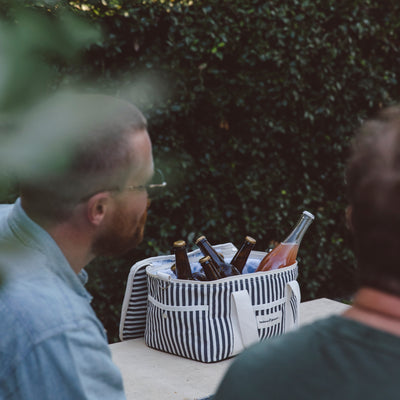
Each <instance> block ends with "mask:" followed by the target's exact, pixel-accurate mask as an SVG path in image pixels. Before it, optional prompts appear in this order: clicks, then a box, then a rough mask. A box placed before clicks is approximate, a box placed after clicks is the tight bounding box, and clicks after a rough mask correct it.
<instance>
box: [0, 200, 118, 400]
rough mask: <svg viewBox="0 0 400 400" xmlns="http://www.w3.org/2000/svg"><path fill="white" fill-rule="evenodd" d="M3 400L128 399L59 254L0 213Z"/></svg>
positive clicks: (24, 220) (23, 221)
mask: <svg viewBox="0 0 400 400" xmlns="http://www.w3.org/2000/svg"><path fill="white" fill-rule="evenodd" d="M0 275H1V282H2V283H1V284H0V399H18V400H21V399H24V400H25V399H27V400H29V399H34V400H39V399H40V400H46V399H51V400H54V399H57V400H63V399H65V400H67V399H68V400H80V399H96V400H98V399H111V400H114V399H115V400H119V399H125V395H124V390H123V385H122V378H121V374H120V372H119V371H118V369H117V367H116V366H115V365H114V364H113V362H112V360H111V353H110V350H109V348H108V343H107V338H106V335H105V332H104V328H103V326H102V324H101V323H100V321H99V320H98V318H97V317H96V315H95V313H94V311H93V309H92V307H91V305H90V301H91V296H90V295H89V293H88V292H87V291H86V289H85V288H84V283H85V279H86V276H85V275H86V273H85V272H84V271H83V272H82V273H81V274H79V275H77V274H76V273H75V272H74V271H73V270H72V268H71V266H70V265H69V264H68V262H67V260H66V258H65V257H64V255H63V254H62V252H61V250H60V249H59V247H58V246H57V244H56V243H55V242H54V240H53V239H52V238H51V236H50V235H49V234H48V233H47V232H46V231H44V230H43V229H42V228H41V227H40V226H39V225H37V224H36V223H35V222H33V221H32V220H31V219H30V218H29V217H28V216H27V215H26V214H25V212H24V211H23V209H22V207H21V205H20V201H19V200H17V202H16V203H15V204H14V205H0Z"/></svg>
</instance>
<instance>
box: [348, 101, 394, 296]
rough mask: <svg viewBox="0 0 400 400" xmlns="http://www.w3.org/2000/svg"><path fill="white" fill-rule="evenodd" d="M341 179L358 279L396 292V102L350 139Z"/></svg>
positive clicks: (378, 287) (367, 122) (390, 291)
mask: <svg viewBox="0 0 400 400" xmlns="http://www.w3.org/2000/svg"><path fill="white" fill-rule="evenodd" d="M346 184H347V195H348V199H349V203H350V205H351V207H352V214H351V223H352V228H353V234H354V245H355V249H354V250H355V256H356V259H357V264H358V275H359V277H358V280H359V284H360V285H361V286H369V287H373V288H376V289H379V290H383V291H386V292H389V293H392V294H395V295H400V267H399V265H398V260H399V249H400V107H399V106H392V107H388V108H386V109H383V110H382V111H381V112H380V113H379V114H377V115H376V116H375V117H374V118H371V119H369V120H367V121H366V122H365V123H363V124H362V126H361V127H360V128H359V130H358V131H357V132H356V136H355V139H354V142H353V147H352V154H351V156H350V158H349V160H348V163H347V169H346Z"/></svg>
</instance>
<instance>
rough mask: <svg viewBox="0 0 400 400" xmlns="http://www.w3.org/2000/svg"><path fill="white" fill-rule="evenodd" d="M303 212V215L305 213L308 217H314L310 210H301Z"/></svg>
mask: <svg viewBox="0 0 400 400" xmlns="http://www.w3.org/2000/svg"><path fill="white" fill-rule="evenodd" d="M303 214H304V215H307V216H308V217H310V218H312V219H314V218H315V217H314V215H313V214H311V213H310V212H308V211H303Z"/></svg>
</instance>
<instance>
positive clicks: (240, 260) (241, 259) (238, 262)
mask: <svg viewBox="0 0 400 400" xmlns="http://www.w3.org/2000/svg"><path fill="white" fill-rule="evenodd" d="M255 244H256V240H255V239H253V238H252V237H250V236H246V237H245V239H244V242H243V244H242V246H241V247H240V249H239V250H238V251H237V252H236V254H235V255H234V256H233V258H232V260H231V264H232V265H233V266H235V267H236V269H237V270H238V271H239V272H240V273H242V271H243V268H244V266H245V265H246V261H247V259H248V258H249V255H250V252H251V250H253V249H254V246H255Z"/></svg>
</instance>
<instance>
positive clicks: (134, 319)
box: [119, 264, 148, 340]
mask: <svg viewBox="0 0 400 400" xmlns="http://www.w3.org/2000/svg"><path fill="white" fill-rule="evenodd" d="M146 267H147V264H138V265H137V266H135V267H134V268H132V269H131V271H130V274H129V277H128V284H127V289H128V290H127V293H126V294H125V300H127V304H125V310H123V312H122V315H121V321H120V335H119V336H120V339H121V340H128V339H136V338H139V337H143V336H144V331H145V328H146V313H147V294H148V290H147V274H146ZM129 283H130V284H129Z"/></svg>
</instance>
